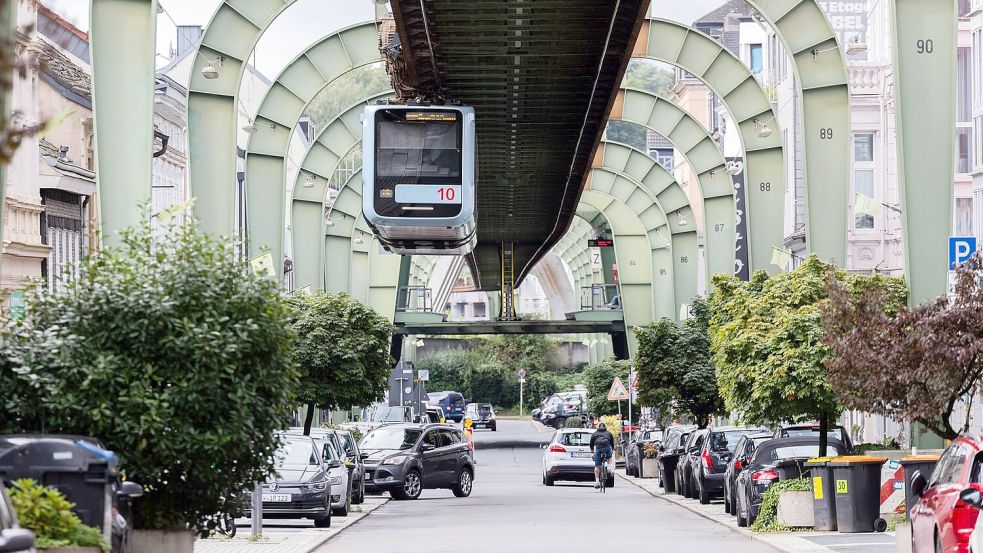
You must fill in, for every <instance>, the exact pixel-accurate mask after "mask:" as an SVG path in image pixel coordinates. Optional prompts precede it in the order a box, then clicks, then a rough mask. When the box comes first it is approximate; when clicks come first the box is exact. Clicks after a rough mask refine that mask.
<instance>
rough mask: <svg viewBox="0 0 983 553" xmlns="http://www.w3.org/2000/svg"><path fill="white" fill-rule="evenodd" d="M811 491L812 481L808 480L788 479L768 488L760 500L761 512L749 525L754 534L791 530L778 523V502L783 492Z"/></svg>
mask: <svg viewBox="0 0 983 553" xmlns="http://www.w3.org/2000/svg"><path fill="white" fill-rule="evenodd" d="M808 491H812V480H810V479H808V478H790V479H788V480H781V481H779V482H778V483H777V484H775V485H773V486H772V487H770V488H768V490H767V491H766V492H765V495H764V497H762V499H761V512H760V513H759V514H758V518H756V519H755V520H754V524H752V525H751V530H753V531H755V532H787V531H789V530H791V529H792V528H791V527H789V526H786V525H784V524H782V523H781V522H778V500H779V499H780V498H781V497H782V494H783V493H785V492H808Z"/></svg>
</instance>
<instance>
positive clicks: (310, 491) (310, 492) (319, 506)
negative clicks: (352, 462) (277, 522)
mask: <svg viewBox="0 0 983 553" xmlns="http://www.w3.org/2000/svg"><path fill="white" fill-rule="evenodd" d="M275 458H276V477H275V478H273V479H272V480H270V481H267V482H266V483H264V484H263V487H262V488H263V492H262V493H263V517H264V518H309V519H313V520H314V526H315V527H317V528H328V527H330V526H331V492H332V489H331V481H330V477H329V476H328V472H329V471H330V470H331V469H332V468H336V467H340V466H341V461H328V460H325V459H323V458H322V457H321V452H320V450H319V448H318V447H317V444H315V443H314V440H313V439H312V438H311V437H310V436H298V435H296V434H286V435H284V437H283V445H282V447H281V448H280V449H279V450H278V451H277V452H276V455H275ZM243 504H244V505H245V507H246V513H245V516H247V517H250V516H252V514H251V511H250V501H249V494H248V493H246V494H245V495H244V497H243Z"/></svg>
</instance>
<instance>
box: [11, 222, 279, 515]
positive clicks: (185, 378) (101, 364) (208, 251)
mask: <svg viewBox="0 0 983 553" xmlns="http://www.w3.org/2000/svg"><path fill="white" fill-rule="evenodd" d="M157 233H158V235H159V237H158V238H156V239H155V238H154V236H153V233H152V231H151V229H150V227H149V225H147V226H144V227H141V228H139V229H136V230H130V231H126V232H124V233H123V236H122V237H121V240H122V245H121V246H119V247H107V248H104V249H102V250H101V251H100V252H99V253H98V254H96V255H92V256H90V257H88V258H87V259H85V260H84V261H83V262H82V264H81V266H80V267H79V270H78V271H77V273H76V275H75V276H74V278H71V279H69V280H68V281H67V282H66V283H65V285H64V286H63V287H60V288H58V289H54V290H42V289H40V288H35V289H33V290H31V291H30V292H29V294H28V304H27V305H28V309H27V313H26V316H25V318H24V319H23V320H21V321H19V322H16V323H12V325H11V326H9V327H8V329H7V330H6V331H5V333H4V335H3V348H2V350H0V352H2V353H0V390H3V393H2V394H0V433H3V432H8V433H13V432H29V433H36V432H47V433H62V434H79V435H88V436H92V437H95V438H97V439H99V440H101V441H102V442H103V443H104V444H105V445H106V446H107V447H108V448H109V449H111V450H113V451H115V452H116V454H117V455H118V456H119V458H120V466H121V467H122V470H123V471H124V473H125V475H126V477H127V478H128V479H130V480H133V481H135V482H138V483H140V484H142V485H143V486H144V489H145V490H146V491H145V494H144V496H143V497H142V498H141V499H140V501H139V502H138V503H137V508H138V510H137V512H135V520H134V523H135V526H136V527H137V528H147V529H169V528H173V527H175V526H180V525H183V524H190V525H192V526H193V527H195V528H198V529H206V530H207V528H208V524H209V517H211V515H213V514H215V513H217V512H219V511H222V510H226V509H235V506H234V505H229V504H227V503H226V502H225V500H224V499H223V498H231V497H233V496H235V495H236V494H238V493H239V492H241V491H242V490H243V489H244V488H247V487H249V486H251V485H252V483H254V482H258V481H263V480H265V479H266V478H267V477H268V476H270V475H272V474H273V472H274V466H273V462H272V459H273V454H274V453H275V451H276V449H277V448H278V447H279V445H280V442H279V439H278V438H277V437H276V434H275V432H276V431H277V430H278V429H281V428H284V427H286V425H287V423H288V420H289V416H290V414H291V412H292V409H293V407H294V405H295V403H294V398H293V395H292V394H293V391H294V390H295V389H296V387H297V373H296V370H295V369H294V364H293V359H292V356H291V346H292V344H293V338H294V333H293V331H292V330H291V328H290V324H289V310H288V308H287V305H286V302H285V301H284V300H283V299H282V298H281V295H280V293H279V291H278V290H277V287H276V283H275V282H273V281H272V279H267V278H262V277H259V276H256V275H254V274H253V273H252V272H251V271H250V270H249V268H248V266H247V264H246V263H244V262H243V261H241V260H240V259H239V257H238V255H237V253H236V248H235V245H234V244H231V243H228V242H227V241H221V242H220V241H218V240H215V239H212V238H209V237H208V236H206V235H205V234H203V233H200V232H198V230H197V229H196V228H195V226H194V225H191V224H188V225H183V226H165V227H162V228H161V229H158V231H157Z"/></svg>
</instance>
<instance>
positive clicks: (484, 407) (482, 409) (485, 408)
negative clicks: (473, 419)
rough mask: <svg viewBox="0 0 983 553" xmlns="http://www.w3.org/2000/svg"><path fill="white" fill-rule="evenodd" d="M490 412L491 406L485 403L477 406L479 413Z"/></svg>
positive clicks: (488, 413) (486, 413) (487, 413)
mask: <svg viewBox="0 0 983 553" xmlns="http://www.w3.org/2000/svg"><path fill="white" fill-rule="evenodd" d="M491 412H492V406H491V405H488V404H487V403H485V404H482V405H479V406H478V414H480V415H490V414H491Z"/></svg>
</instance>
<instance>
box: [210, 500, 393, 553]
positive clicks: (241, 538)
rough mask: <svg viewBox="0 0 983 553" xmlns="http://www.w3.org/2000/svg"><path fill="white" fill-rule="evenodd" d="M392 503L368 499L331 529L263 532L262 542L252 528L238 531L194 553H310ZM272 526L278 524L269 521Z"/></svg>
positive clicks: (275, 529) (337, 518)
mask: <svg viewBox="0 0 983 553" xmlns="http://www.w3.org/2000/svg"><path fill="white" fill-rule="evenodd" d="M387 501H389V497H388V496H386V497H382V496H372V495H369V496H366V497H365V503H362V504H361V505H355V506H353V509H358V508H361V512H354V511H351V512H349V513H348V516H347V517H331V528H312V527H311V528H308V527H302V528H284V527H280V528H274V529H269V528H266V529H264V532H266V534H264V535H263V537H262V539H259V540H255V541H254V540H252V539H251V535H250V533H249V527H248V526H247V527H245V528H244V527H241V526H240V527H239V529H238V531H237V533H236V537H235V538H232V539H228V538H209V539H207V540H197V541H196V542H195V553H310V552H311V551H314V550H315V549H317V548H318V547H319V546H320V545H321V544H323V543H324V542H326V541H328V540H330V539H331V538H333V537H335V536H336V535H338V533H339V532H341V531H342V530H344V529H345V528H348V527H349V526H351V525H353V524H355V523H357V522H358V521H360V520H362V519H363V518H365V517H366V516H368V514H369V513H371V512H372V511H374V510H376V509H378V508H379V507H381V506H383V505H385V504H386V502H387ZM268 522H273V523H275V521H268Z"/></svg>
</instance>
